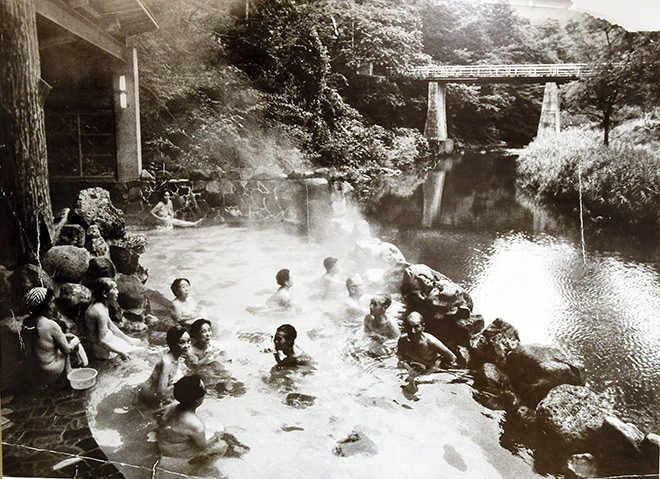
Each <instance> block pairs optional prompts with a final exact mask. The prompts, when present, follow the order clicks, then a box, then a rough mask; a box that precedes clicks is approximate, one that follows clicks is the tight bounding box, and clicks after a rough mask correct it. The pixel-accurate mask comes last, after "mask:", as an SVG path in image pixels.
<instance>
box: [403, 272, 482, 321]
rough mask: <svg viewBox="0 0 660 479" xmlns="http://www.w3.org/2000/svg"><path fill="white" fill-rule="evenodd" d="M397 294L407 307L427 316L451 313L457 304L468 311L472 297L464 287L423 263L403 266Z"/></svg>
mask: <svg viewBox="0 0 660 479" xmlns="http://www.w3.org/2000/svg"><path fill="white" fill-rule="evenodd" d="M401 294H402V295H403V298H404V299H405V301H406V303H407V304H408V306H409V308H410V309H411V310H413V311H418V312H419V313H421V314H422V316H424V318H425V319H427V320H428V319H429V318H437V319H439V318H443V317H445V316H447V315H448V314H455V313H456V312H457V311H458V308H459V307H461V306H464V307H466V308H467V309H469V310H470V311H472V298H471V297H470V295H469V294H468V292H467V291H465V290H464V289H463V288H461V287H460V286H459V285H457V284H456V283H454V282H453V281H452V280H450V279H449V278H448V277H446V276H445V275H443V274H441V273H438V272H437V271H434V270H433V269H431V268H429V267H428V266H426V265H424V264H413V265H411V266H408V267H407V268H406V270H405V271H404V273H403V281H402V283H401Z"/></svg>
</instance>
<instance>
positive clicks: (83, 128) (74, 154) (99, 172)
mask: <svg viewBox="0 0 660 479" xmlns="http://www.w3.org/2000/svg"><path fill="white" fill-rule="evenodd" d="M46 144H47V148H48V170H49V175H50V177H51V178H56V179H81V178H85V179H115V178H116V164H117V161H116V147H115V114H114V112H113V111H94V112H75V113H71V112H47V113H46Z"/></svg>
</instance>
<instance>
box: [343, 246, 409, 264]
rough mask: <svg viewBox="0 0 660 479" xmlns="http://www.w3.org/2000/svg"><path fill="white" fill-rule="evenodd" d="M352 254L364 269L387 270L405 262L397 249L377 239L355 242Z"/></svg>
mask: <svg viewBox="0 0 660 479" xmlns="http://www.w3.org/2000/svg"><path fill="white" fill-rule="evenodd" d="M354 253H355V257H356V258H358V260H359V262H360V264H361V265H362V267H363V268H364V269H367V268H389V267H394V266H396V265H397V264H400V263H405V262H406V258H405V257H404V256H403V253H402V252H401V250H400V249H399V248H397V247H396V246H395V245H393V244H392V243H386V242H384V241H381V240H379V239H377V238H365V239H359V240H357V241H356V242H355V247H354Z"/></svg>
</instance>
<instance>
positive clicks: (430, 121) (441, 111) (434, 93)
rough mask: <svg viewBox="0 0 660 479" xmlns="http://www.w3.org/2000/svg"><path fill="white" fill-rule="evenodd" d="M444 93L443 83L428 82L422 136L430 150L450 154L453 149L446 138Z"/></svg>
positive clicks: (445, 89)
mask: <svg viewBox="0 0 660 479" xmlns="http://www.w3.org/2000/svg"><path fill="white" fill-rule="evenodd" d="M446 91H447V87H446V85H445V83H442V82H436V81H431V82H429V93H428V107H427V110H426V124H425V125H424V136H425V137H426V139H427V140H428V141H429V145H430V146H431V149H432V150H435V151H436V152H439V153H451V151H452V149H453V141H452V140H450V139H449V138H448V136H447V107H446V101H445V99H446Z"/></svg>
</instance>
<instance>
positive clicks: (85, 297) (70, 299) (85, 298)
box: [56, 283, 92, 320]
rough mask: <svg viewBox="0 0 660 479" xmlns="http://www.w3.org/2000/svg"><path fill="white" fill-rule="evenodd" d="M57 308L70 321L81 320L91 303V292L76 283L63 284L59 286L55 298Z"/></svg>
mask: <svg viewBox="0 0 660 479" xmlns="http://www.w3.org/2000/svg"><path fill="white" fill-rule="evenodd" d="M56 302H57V307H58V308H60V310H61V311H62V312H63V313H64V314H66V315H67V316H68V317H69V318H71V319H74V320H75V319H77V318H82V316H83V315H84V313H85V310H86V309H87V306H89V305H90V304H91V303H92V292H91V291H90V290H89V288H87V287H85V286H83V285H82V284H78V283H64V284H61V285H60V293H59V295H58V296H57V300H56Z"/></svg>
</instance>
